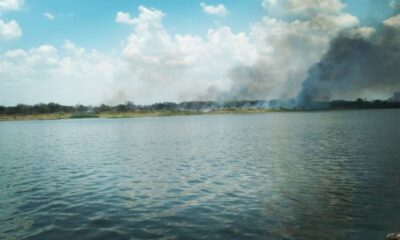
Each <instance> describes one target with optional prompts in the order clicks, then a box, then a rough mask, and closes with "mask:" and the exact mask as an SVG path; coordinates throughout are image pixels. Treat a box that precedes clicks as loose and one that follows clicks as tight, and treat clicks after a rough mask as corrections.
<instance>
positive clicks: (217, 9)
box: [200, 3, 228, 17]
mask: <svg viewBox="0 0 400 240" xmlns="http://www.w3.org/2000/svg"><path fill="white" fill-rule="evenodd" d="M200 6H201V8H202V9H203V12H205V13H207V14H210V15H216V16H219V17H226V16H227V15H228V10H226V8H225V6H224V5H223V4H218V5H215V6H213V5H207V4H205V3H200Z"/></svg>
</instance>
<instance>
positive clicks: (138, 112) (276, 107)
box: [0, 99, 400, 120]
mask: <svg viewBox="0 0 400 240" xmlns="http://www.w3.org/2000/svg"><path fill="white" fill-rule="evenodd" d="M371 108H400V102H396V101H390V100H387V101H382V100H375V101H366V100H362V99H357V100H356V101H343V100H335V101H331V102H312V103H307V104H302V105H299V104H296V102H295V101H294V100H285V101H279V100H271V101H226V102H213V101H191V102H182V103H171V102H165V103H156V104H152V105H145V106H143V105H135V104H134V103H132V102H126V103H124V104H119V105H116V106H109V105H105V104H102V105H100V106H84V105H80V104H79V105H76V106H64V105H60V104H57V103H48V104H43V103H41V104H36V105H25V104H18V105H16V106H11V107H4V106H0V120H44V119H47V120H50V119H69V118H131V117H147V116H175V115H195V114H244V113H263V112H271V111H299V110H300V111H310V110H311V111H312V110H335V109H371Z"/></svg>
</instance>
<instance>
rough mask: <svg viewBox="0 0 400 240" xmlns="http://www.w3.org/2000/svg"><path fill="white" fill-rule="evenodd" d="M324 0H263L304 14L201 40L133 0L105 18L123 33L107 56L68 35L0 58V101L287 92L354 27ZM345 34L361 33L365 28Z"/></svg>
mask: <svg viewBox="0 0 400 240" xmlns="http://www.w3.org/2000/svg"><path fill="white" fill-rule="evenodd" d="M326 1H329V2H330V3H332V7H333V9H327V8H328V7H327V5H326V3H325V2H324V1H323V0H320V1H317V2H315V1H313V2H314V3H320V5H318V6H312V4H311V1H306V2H304V4H306V3H308V4H309V5H307V4H306V5H302V7H301V6H300V5H299V4H300V3H301V2H300V1H298V0H292V1H289V0H285V1H280V2H278V1H276V2H274V1H273V0H268V1H267V0H264V5H265V4H273V5H274V7H276V8H281V9H286V10H285V11H286V12H285V14H291V15H292V16H296V15H297V14H299V9H303V10H304V11H303V10H302V11H303V12H304V13H302V14H301V15H302V16H301V17H299V18H297V17H292V18H291V19H293V18H294V20H291V21H289V20H287V18H286V17H279V16H275V17H270V16H269V17H267V16H266V17H264V18H262V19H261V20H259V21H258V22H255V23H254V24H252V26H251V29H250V30H249V32H248V33H235V32H233V31H232V29H231V28H230V27H228V26H221V27H218V28H215V29H209V30H208V32H207V36H206V37H199V36H194V35H190V34H177V35H172V34H170V33H169V32H168V31H167V30H166V28H165V27H164V25H163V19H164V17H165V14H164V13H163V12H162V11H160V10H157V9H152V8H146V7H144V6H140V7H139V14H138V15H137V16H131V14H129V13H125V12H118V13H117V14H116V18H115V21H116V22H117V23H122V24H129V25H131V26H132V33H131V34H130V35H129V36H128V37H127V38H126V40H125V42H124V44H123V47H122V49H121V51H120V53H118V54H117V55H106V54H102V53H100V52H98V51H95V50H86V49H83V48H81V47H78V46H76V45H75V44H74V43H72V42H70V41H66V42H65V44H64V46H63V48H60V49H57V48H55V47H53V46H49V45H44V46H41V47H38V48H35V49H31V50H28V51H25V50H22V49H19V50H15V51H9V52H7V53H4V54H3V55H0V102H6V101H7V100H8V99H13V101H17V100H18V101H20V102H27V103H36V102H47V101H59V102H60V103H68V104H75V103H77V102H78V101H80V102H82V103H90V104H99V103H101V102H104V101H107V100H109V99H112V103H118V102H122V101H124V100H133V101H134V102H136V103H139V104H148V103H154V102H160V101H183V100H196V99H215V98H217V97H220V96H221V93H222V95H229V94H233V95H235V96H236V97H238V98H259V99H270V98H278V97H293V96H295V95H296V94H297V93H298V92H299V90H300V89H301V84H302V81H303V80H304V79H305V78H306V76H307V71H308V69H309V68H310V66H312V65H313V64H315V63H316V62H318V61H319V59H320V58H321V56H322V55H323V54H324V53H325V52H326V51H327V49H328V48H329V43H330V41H331V40H332V39H333V38H334V37H335V36H336V35H337V34H338V32H340V31H342V30H343V29H347V28H352V27H354V26H358V24H359V22H358V19H357V18H356V17H354V16H352V15H350V14H348V13H345V12H344V11H343V8H344V7H343V6H344V5H343V4H342V3H341V2H340V1H335V0H326ZM287 4H289V5H287ZM335 4H336V5H335ZM278 5H279V6H278ZM288 6H289V7H288ZM318 7H319V8H320V10H318ZM307 9H313V10H312V11H309V10H307ZM354 31H355V32H357V34H361V35H362V34H364V35H369V34H372V33H373V31H374V30H373V29H369V28H368V29H367V28H358V30H354ZM11 73H12V74H11ZM22 86H31V88H29V87H24V88H23V89H21V88H22ZM43 93H46V94H43ZM12 96H18V97H17V100H15V99H16V97H12ZM76 96H78V98H76ZM13 104H15V102H13Z"/></svg>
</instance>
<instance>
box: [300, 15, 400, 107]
mask: <svg viewBox="0 0 400 240" xmlns="http://www.w3.org/2000/svg"><path fill="white" fill-rule="evenodd" d="M396 18H400V16H399V15H397V16H395V17H392V18H390V19H388V20H386V21H385V22H384V23H383V25H382V28H381V29H379V31H378V32H377V33H375V34H373V35H372V36H369V37H366V36H364V35H363V34H359V33H355V32H354V31H353V32H352V31H344V32H342V33H340V34H339V35H338V36H337V37H336V38H335V39H334V40H333V41H332V42H331V45H330V49H329V50H328V51H327V53H326V54H325V55H324V56H323V57H322V59H321V61H320V62H318V63H317V64H315V65H314V66H313V67H312V68H311V69H310V70H309V75H308V77H307V78H306V80H305V81H304V82H303V87H302V90H301V92H300V94H299V96H298V101H299V103H307V102H312V101H326V100H331V99H355V98H357V97H364V96H388V95H390V94H391V93H393V92H394V91H397V90H399V89H400V28H399V25H398V24H397V23H396Z"/></svg>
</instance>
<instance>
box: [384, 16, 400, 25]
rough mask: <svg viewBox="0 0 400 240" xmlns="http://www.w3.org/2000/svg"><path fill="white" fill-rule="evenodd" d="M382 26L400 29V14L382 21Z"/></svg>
mask: <svg viewBox="0 0 400 240" xmlns="http://www.w3.org/2000/svg"><path fill="white" fill-rule="evenodd" d="M383 24H384V25H386V26H390V27H400V14H397V15H396V16H393V17H391V18H389V19H386V20H385V21H383Z"/></svg>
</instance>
